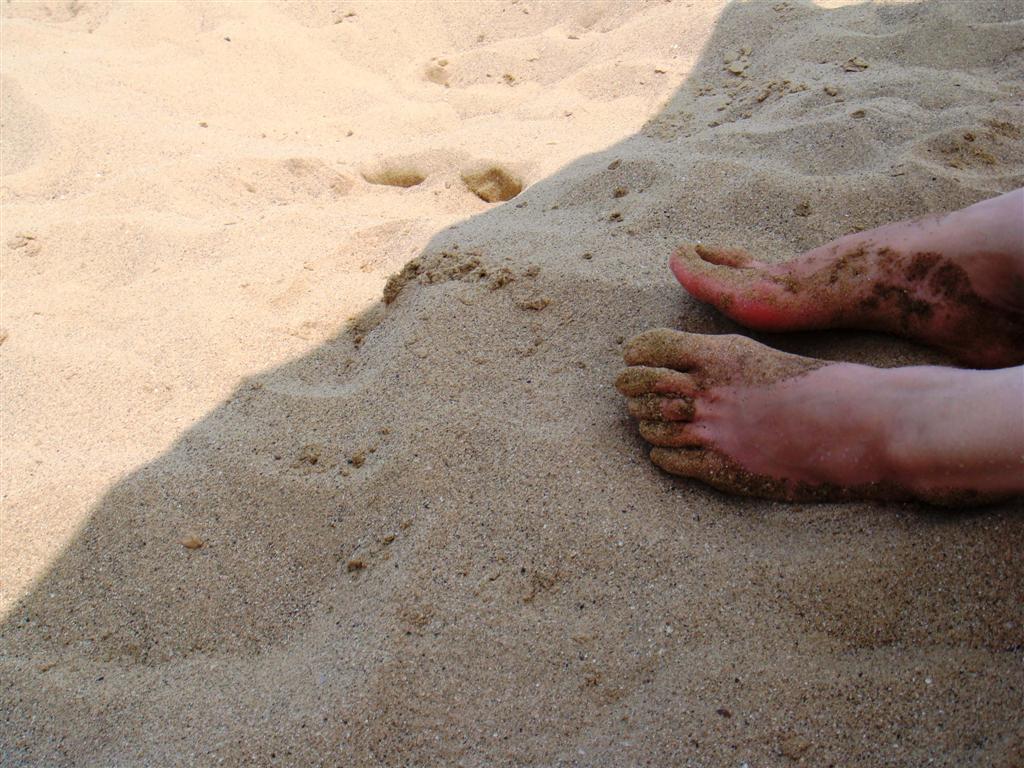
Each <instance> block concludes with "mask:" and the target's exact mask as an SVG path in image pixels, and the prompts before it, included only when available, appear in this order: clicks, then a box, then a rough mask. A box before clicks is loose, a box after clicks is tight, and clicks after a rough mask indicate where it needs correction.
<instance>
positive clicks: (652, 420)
mask: <svg viewBox="0 0 1024 768" xmlns="http://www.w3.org/2000/svg"><path fill="white" fill-rule="evenodd" d="M671 267H672V271H673V272H674V273H675V276H676V278H677V279H678V280H679V282H680V283H682V285H683V287H684V288H685V289H686V290H687V291H689V292H690V293H691V294H692V295H693V296H694V297H696V298H698V299H700V300H702V301H706V302H708V303H710V304H712V305H714V306H715V307H716V308H717V309H718V310H719V311H721V312H722V313H724V314H725V315H727V316H728V317H730V318H732V319H733V320H735V321H736V322H738V323H741V324H742V325H745V326H747V327H749V328H753V329H756V330H763V331H794V330H807V329H817V328H865V329H871V330H879V331H885V332H889V333H895V334H899V335H902V336H906V337H908V338H911V339H915V340H917V341H920V342H923V343H925V344H930V345H932V346H936V347H939V348H940V349H943V350H945V351H946V352H947V353H949V354H950V355H952V356H953V357H954V358H955V359H957V360H958V361H960V362H962V363H963V364H965V365H968V366H971V367H972V368H987V369H997V370H965V369H956V368H943V367H937V366H918V367H909V368H891V369H881V368H872V367H870V366H865V365H855V364H851V363H825V362H822V361H819V360H813V359H810V358H805V357H799V356H796V355H790V354H786V353H784V352H779V351H777V350H773V349H771V348H769V347H765V346H763V345H761V344H758V343H757V342H755V341H752V340H751V339H748V338H746V337H743V336H735V335H729V336H706V335H697V334H689V333H682V332H679V331H672V330H667V329H657V330H652V331H647V332H646V333H643V334H641V335H640V336H638V337H636V338H635V339H633V340H632V341H630V342H629V344H628V346H627V348H626V354H625V359H626V363H627V365H628V366H629V367H628V368H626V369H625V370H624V371H623V372H622V373H621V374H620V375H619V377H618V379H617V381H616V386H617V387H618V389H619V391H620V392H621V393H622V394H623V395H625V396H626V397H627V398H629V400H628V406H629V412H630V414H631V415H632V416H634V417H635V418H637V419H638V420H640V434H641V435H642V436H643V437H644V439H646V440H647V441H648V442H649V443H651V444H652V445H653V446H655V447H654V448H653V449H652V451H651V459H652V460H653V461H654V462H655V463H656V464H657V465H658V466H660V467H662V468H663V469H665V470H667V471H668V472H671V473H673V474H677V475H683V476H686V477H692V478H696V479H699V480H702V481H704V482H706V483H708V484H710V485H712V486H715V487H716V488H719V489H721V490H724V491H727V492H732V493H741V494H746V495H752V496H761V497H767V498H774V499H786V500H792V501H797V500H825V499H867V498H871V499H920V500H924V501H927V502H931V503H935V504H946V505H966V504H977V503H984V502H988V501H993V500H997V499H1001V498H1005V497H1007V496H1012V495H1014V494H1020V493H1024V366H1022V365H1021V364H1022V363H1024V189H1020V190H1016V191H1014V192H1010V193H1008V194H1005V195H1002V196H1000V197H997V198H993V199H991V200H985V201H983V202H980V203H978V204H976V205H972V206H970V207H969V208H964V209H963V210H960V211H956V212H954V213H949V214H945V215H941V216H932V217H928V218H925V219H921V220H917V221H911V222H900V223H897V224H890V225H888V226H885V227H880V228H878V229H874V230H871V231H869V232H861V233H858V234H854V235H849V236H847V237H843V238H840V239H839V240H836V241H834V242H832V243H829V244H827V245H824V246H822V247H820V248H816V249H814V250H812V251H809V252H807V253H805V254H803V255H801V256H799V257H797V258H795V259H793V260H791V261H789V262H786V263H784V264H766V263H763V262H760V261H756V260H754V259H753V258H752V257H751V256H750V255H749V254H747V253H745V252H743V251H737V250H728V249H721V248H705V247H702V246H695V247H683V248H681V249H680V250H678V251H677V252H676V253H675V254H674V255H673V256H672V260H671ZM1012 366H1017V367H1012Z"/></svg>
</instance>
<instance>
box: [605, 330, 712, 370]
mask: <svg viewBox="0 0 1024 768" xmlns="http://www.w3.org/2000/svg"><path fill="white" fill-rule="evenodd" d="M707 339H708V337H707V336H704V335H701V334H697V333H684V332H683V331H673V330H672V329H670V328H654V329H652V330H649V331H644V332H643V333H641V334H640V335H639V336H634V337H633V338H632V339H630V340H629V342H628V343H627V344H626V351H625V353H624V354H623V357H624V358H625V360H626V363H627V364H628V365H651V366H656V367H658V368H675V369H676V370H681V371H685V370H689V369H692V368H697V367H699V366H700V363H701V358H702V357H703V355H702V353H701V350H702V348H703V347H704V345H705V344H706V341H707Z"/></svg>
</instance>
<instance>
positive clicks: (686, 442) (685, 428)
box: [640, 421, 708, 448]
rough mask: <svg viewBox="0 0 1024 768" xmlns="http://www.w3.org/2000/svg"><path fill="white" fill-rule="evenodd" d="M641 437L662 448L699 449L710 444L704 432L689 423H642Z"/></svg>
mask: <svg viewBox="0 0 1024 768" xmlns="http://www.w3.org/2000/svg"><path fill="white" fill-rule="evenodd" d="M640 436H641V437H642V438H643V439H644V440H646V441H647V442H648V443H650V444H651V445H657V446H659V447H661V448H683V447H698V446H705V445H707V444H708V440H707V437H706V436H705V434H704V430H703V429H702V428H701V426H700V425H699V424H694V423H693V422H689V421H641V422H640Z"/></svg>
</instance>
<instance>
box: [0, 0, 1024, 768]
mask: <svg viewBox="0 0 1024 768" xmlns="http://www.w3.org/2000/svg"><path fill="white" fill-rule="evenodd" d="M0 10H2V13H3V17H2V35H3V45H2V46H0V49H2V51H0V55H2V58H0V64H2V72H0V76H2V82H0V85H2V114H0V119H2V124H3V125H2V129H3V141H2V142H0V145H2V149H3V151H2V153H0V154H2V157H0V160H2V162H3V177H2V179H0V203H2V209H0V212H2V221H0V225H2V226H0V228H2V237H0V258H2V264H0V266H2V275H0V280H2V289H3V306H2V310H0V332H2V334H0V335H2V337H3V342H2V346H0V372H2V376H3V403H2V416H3V435H4V437H3V440H2V445H0V454H2V460H3V491H2V493H3V510H2V514H3V518H2V533H3V536H2V543H0V547H2V549H0V577H2V584H3V594H2V600H3V603H2V610H3V619H2V621H3V624H2V630H0V636H2V637H0V643H2V658H0V709H2V712H3V716H2V718H0V756H2V759H0V762H4V763H5V764H17V765H82V764H114V763H116V764H125V765H152V764H157V765H192V764H209V763H215V762H217V761H220V760H222V761H223V764H227V765H231V764H242V763H246V764H320V763H324V764H341V763H345V764H348V765H360V764H372V763H382V764H386V765H401V764H424V765H427V764H452V765H455V764H464V765H496V764H516V765H573V764H578V765H623V764H643V763H649V764H658V765H665V764H681V765H687V764H689V765H737V766H738V765H741V764H743V763H747V764H749V765H751V766H754V765H758V766H760V765H790V764H794V760H802V761H803V764H814V765H819V764H820V765H827V764H829V763H835V764H841V765H865V766H875V765H880V764H884V765H907V766H911V765H914V766H916V765H921V764H926V763H928V761H929V760H932V761H934V762H933V763H931V764H936V765H957V766H961V765H979V766H980V765H986V766H987V765H1005V766H1010V765H1015V764H1019V763H1020V761H1021V754H1022V743H1021V736H1020V734H1021V732H1022V728H1024V722H1022V714H1021V712H1022V711H1024V707H1022V703H1024V694H1022V691H1024V673H1022V663H1021V662H1022V653H1024V651H1022V648H1024V607H1022V606H1024V600H1022V594H1021V591H1022V589H1024V586H1022V584H1024V560H1022V558H1021V557H1020V552H1021V550H1022V544H1024V517H1022V515H1021V511H1022V507H1021V505H1020V503H1011V504H1005V505H1002V506H999V507H996V508H992V509H989V510H985V511H982V512H978V513H973V514H970V515H968V516H961V515H956V514H951V513H946V512H935V511H932V510H925V509H922V508H920V507H916V506H912V505H872V504H847V505H820V506H811V505H805V506H795V507H794V506H786V505H781V504H774V503H767V502H761V501H751V500H739V499H732V498H727V497H724V496H721V495H719V494H717V493H715V492H714V491H711V490H709V489H707V488H704V487H702V486H699V485H695V484H691V483H687V482H684V481H680V480H677V479H674V478H671V477H669V476H667V475H665V474H663V473H661V472H659V471H658V470H657V469H656V468H654V467H652V466H651V465H650V463H649V462H648V461H647V459H646V456H645V454H644V447H643V444H642V441H640V440H639V438H638V437H637V435H636V431H635V426H634V425H633V424H632V423H631V421H630V420H629V418H628V417H627V415H626V413H625V409H624V406H623V404H622V401H621V398H620V397H619V396H618V395H617V393H616V392H615V391H614V390H613V388H612V386H611V382H612V380H613V378H614V376H615V374H616V373H617V371H618V370H619V369H620V367H621V365H622V363H621V351H622V343H623V341H624V340H625V339H627V338H629V337H630V336H632V335H634V334H635V333H638V332H640V331H642V330H644V329H646V328H649V327H654V326H672V327H680V328H684V329H686V330H689V331H699V332H709V333H719V332H732V331H734V330H735V328H734V327H733V326H732V325H731V324H730V323H729V322H728V321H726V320H724V319H723V318H721V317H720V316H718V315H716V314H715V313H714V312H713V311H711V310H710V309H708V308H706V307H703V306H701V305H699V304H697V303H695V302H693V301H691V300H688V299H686V298H685V297H684V296H682V295H681V293H680V291H679V289H678V286H676V285H675V284H674V281H673V279H672V277H671V275H670V274H669V272H668V270H667V268H666V260H667V257H668V254H669V253H670V252H671V250H672V248H673V247H674V246H675V245H676V244H678V243H679V242H682V241H696V240H700V241H705V242H711V243H715V242H717V243H726V244H734V245H736V246H738V247H743V248H747V249H749V250H751V251H752V252H755V253H758V254H761V255H763V258H766V259H781V258H784V257H785V256H786V255H788V254H791V253H793V252H795V251H799V250H803V249H806V248H810V247H812V246H814V245H817V244H818V243H820V242H821V241H823V240H827V239H830V238H834V237H836V236H838V235H841V234H843V233H845V232H849V231H853V230H858V229H864V228H868V227H873V226H877V225H879V224H882V223H884V222H886V221H889V220H892V219H894V218H904V217H908V216H914V215H920V214H924V213H926V212H931V211H937V210H950V209H954V208H958V207H961V206H963V205H966V204H969V203H971V202H974V201H976V200H979V199H982V198H985V197H989V196H992V195H994V194H998V193H1000V192H1003V191H1006V190H1008V189H1011V188H1013V187H1015V186H1020V185H1021V184H1024V141H1022V135H1021V130H1022V127H1024V126H1022V121H1021V119H1020V104H1021V99H1022V96H1024V82H1022V80H1021V77H1020V71H1021V69H1020V66H1019V65H1020V61H1019V52H1018V50H1017V49H1018V47H1019V40H1020V36H1021V33H1022V31H1024V6H1022V4H1020V3H1005V2H999V3H995V2H992V3H987V2H978V3H973V4H971V5H970V7H969V8H968V7H967V6H966V4H963V3H956V2H921V3H902V4H888V5H879V6H868V5H856V4H845V3H823V4H820V5H814V4H809V3H801V2H792V1H791V2H769V3H742V4H719V3H711V2H707V3H705V2H691V3H686V2H675V3H666V4H632V3H588V4H576V5H558V4H548V3H532V2H519V3H507V4H493V5H481V6H468V5H458V6H455V5H422V4H421V5H416V6H408V5H402V4H398V3H395V4H371V3H366V4H363V3H359V2H353V3H346V4H343V5H338V6H335V5H333V4H300V3H294V4H285V3H278V4H273V3H271V4H264V5H256V4H241V3H238V4H230V3H225V4H216V5H214V4H203V5H199V4H195V5H184V4H183V5H172V4H159V5H143V4H118V5H109V4H104V3H78V4H75V3H71V4H64V3H17V2H14V3H6V4H4V5H3V7H2V9H0ZM442 62H443V63H442ZM493 169H497V170H498V171H500V173H499V174H498V176H497V177H494V176H489V175H488V171H489V170H493ZM481 174H482V175H481ZM418 177H422V181H420V182H419V183H416V184H412V185H411V186H404V184H405V183H411V182H412V181H414V180H415V179H416V178H418ZM464 177H469V178H484V179H491V180H492V181H493V184H492V185H491V187H490V188H492V189H497V190H500V189H502V188H504V182H502V181H501V179H504V178H511V179H516V180H519V181H520V182H521V183H523V184H524V185H525V189H524V191H523V192H522V193H520V194H519V195H518V196H516V197H514V198H512V199H511V200H510V201H508V202H506V203H501V202H496V203H489V202H487V201H486V200H485V199H481V197H480V196H478V195H477V194H474V193H473V192H472V191H470V190H469V189H467V187H466V182H465V181H464ZM495 178H496V179H498V181H494V179H495ZM375 182H377V183H375ZM379 182H385V183H379ZM398 182H402V183H401V184H398ZM396 184H397V185H396ZM414 257H415V258H417V259H418V261H417V262H416V266H415V267H414V268H410V269H408V270H407V271H406V279H404V280H402V281H400V282H399V283H397V284H396V283H392V289H393V290H391V291H390V292H389V294H388V298H389V299H390V303H388V304H387V305H383V304H382V303H381V302H380V297H381V296H382V292H383V290H384V287H385V283H386V280H387V278H388V276H389V275H391V274H395V273H399V272H400V271H401V270H402V268H403V266H404V265H406V263H407V262H408V261H409V260H410V259H412V258H414ZM770 341H771V342H772V343H773V344H775V345H777V346H779V347H780V348H784V349H786V350H787V351H792V352H797V353H800V354H805V355H811V356H816V357H822V358H828V359H847V360H855V361H859V362H867V363H873V364H878V365H904V364H914V363H922V362H941V361H942V358H941V357H939V356H938V355H937V354H934V353H931V352H928V351H924V350H921V349H919V348H916V347H913V346H912V345H910V344H906V343H901V342H895V341H893V340H891V339H887V338H883V337H880V336H874V335H867V334H814V335H807V336H797V337H793V338H772V339H770Z"/></svg>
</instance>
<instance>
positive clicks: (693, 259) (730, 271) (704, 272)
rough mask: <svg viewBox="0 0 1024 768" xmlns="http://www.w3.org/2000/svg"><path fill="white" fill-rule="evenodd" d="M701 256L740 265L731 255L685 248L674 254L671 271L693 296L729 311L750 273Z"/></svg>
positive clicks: (690, 246)
mask: <svg viewBox="0 0 1024 768" xmlns="http://www.w3.org/2000/svg"><path fill="white" fill-rule="evenodd" d="M701 252H703V253H707V254H709V255H711V254H714V257H713V258H716V259H718V260H719V261H721V262H730V261H733V262H738V261H739V258H738V257H731V256H730V255H729V254H730V252H727V251H724V250H711V249H707V248H704V247H702V246H692V245H684V246H682V247H681V248H678V249H676V251H675V253H673V254H672V256H671V258H670V259H669V268H670V269H671V270H672V274H674V275H675V276H676V280H678V281H679V283H680V284H681V285H682V286H683V288H685V289H686V291H687V292H688V293H689V294H690V295H691V296H693V297H694V298H696V299H698V300H700V301H704V302H707V303H709V304H713V305H715V306H716V307H718V308H720V309H721V308H723V307H727V306H728V305H729V304H730V303H732V301H733V300H734V299H735V296H736V294H737V292H738V289H739V288H740V287H741V286H742V284H743V283H744V282H745V281H746V279H749V278H748V275H749V274H750V271H749V270H745V269H738V268H737V267H736V266H735V265H734V264H731V263H719V262H718V261H713V260H712V259H711V258H703V257H702V255H701ZM746 265H747V263H746V262H744V266H746Z"/></svg>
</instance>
